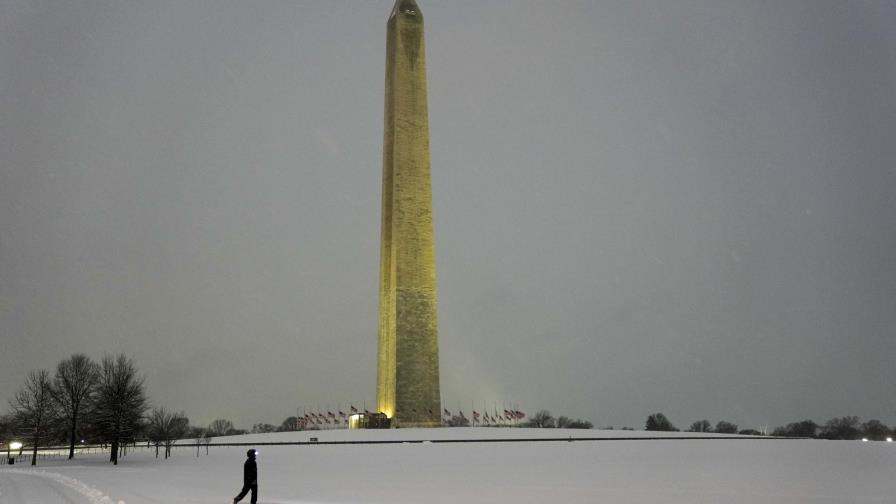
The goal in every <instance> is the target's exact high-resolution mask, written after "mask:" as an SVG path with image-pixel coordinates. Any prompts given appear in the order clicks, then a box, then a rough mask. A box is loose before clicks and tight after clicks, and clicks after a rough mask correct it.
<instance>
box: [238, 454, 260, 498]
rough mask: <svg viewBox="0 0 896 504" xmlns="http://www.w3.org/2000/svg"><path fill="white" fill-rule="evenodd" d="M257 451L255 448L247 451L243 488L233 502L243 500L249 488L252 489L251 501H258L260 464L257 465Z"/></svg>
mask: <svg viewBox="0 0 896 504" xmlns="http://www.w3.org/2000/svg"><path fill="white" fill-rule="evenodd" d="M255 453H256V451H255V450H254V449H252V450H249V451H247V452H246V457H247V458H246V463H245V464H243V489H242V490H240V493H239V495H237V496H236V497H234V498H233V504H236V503H237V502H239V501H241V500H243V497H245V496H246V494H247V493H249V490H252V499H251V500H250V501H249V502H251V503H252V504H255V503H256V502H257V501H258V466H256V465H255Z"/></svg>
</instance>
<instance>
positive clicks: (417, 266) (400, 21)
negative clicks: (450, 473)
mask: <svg viewBox="0 0 896 504" xmlns="http://www.w3.org/2000/svg"><path fill="white" fill-rule="evenodd" d="M387 26H388V31H387V39H386V111H385V131H384V135H383V214H382V234H381V256H380V293H379V295H380V321H379V353H378V361H377V364H378V365H377V383H376V403H377V410H379V411H381V412H383V413H385V414H386V415H387V416H389V417H390V418H392V425H393V427H435V426H438V425H441V414H442V413H441V411H442V410H441V400H440V397H439V344H438V324H437V316H436V269H435V251H434V246H433V237H432V190H431V188H430V176H429V120H428V112H427V106H426V60H425V57H424V56H425V54H424V53H425V48H424V43H423V15H422V14H421V12H420V8H419V7H417V3H416V2H415V1H414V0H396V2H395V7H394V8H393V9H392V14H391V15H390V16H389V22H388V25H387Z"/></svg>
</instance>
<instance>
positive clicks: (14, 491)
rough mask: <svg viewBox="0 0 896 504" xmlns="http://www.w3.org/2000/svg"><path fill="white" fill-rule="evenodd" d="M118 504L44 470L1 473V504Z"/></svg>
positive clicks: (94, 491) (98, 493)
mask: <svg viewBox="0 0 896 504" xmlns="http://www.w3.org/2000/svg"><path fill="white" fill-rule="evenodd" d="M22 503H35V504H37V503H40V504H57V503H58V504H116V503H115V501H113V500H112V499H110V498H109V497H108V496H106V495H104V494H103V492H101V491H99V490H97V489H95V488H92V487H90V486H89V485H87V484H85V483H83V482H81V481H78V480H76V479H74V478H71V477H68V476H65V475H62V474H59V473H55V472H49V471H44V470H41V469H4V470H2V471H0V504H22Z"/></svg>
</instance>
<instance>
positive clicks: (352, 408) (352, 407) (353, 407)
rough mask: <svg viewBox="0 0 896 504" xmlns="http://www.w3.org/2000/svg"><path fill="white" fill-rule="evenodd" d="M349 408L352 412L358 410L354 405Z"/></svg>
mask: <svg viewBox="0 0 896 504" xmlns="http://www.w3.org/2000/svg"><path fill="white" fill-rule="evenodd" d="M351 410H352V413H357V412H358V408H356V407H355V406H354V405H352V406H351Z"/></svg>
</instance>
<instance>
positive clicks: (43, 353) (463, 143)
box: [0, 0, 896, 428]
mask: <svg viewBox="0 0 896 504" xmlns="http://www.w3.org/2000/svg"><path fill="white" fill-rule="evenodd" d="M419 3H420V7H421V9H422V11H423V14H424V16H425V18H426V43H427V65H428V77H429V101H430V103H429V105H430V107H429V111H430V139H431V147H432V184H433V205H434V221H435V240H436V256H437V276H438V296H439V319H440V320H439V341H440V351H441V355H440V357H441V358H440V360H441V381H442V398H443V404H444V406H445V407H446V408H448V409H449V410H452V411H453V410H456V409H457V408H458V407H462V408H463V409H464V410H465V411H467V413H468V414H469V410H470V408H471V403H472V404H473V405H475V406H476V409H480V408H481V407H482V405H483V403H485V404H486V405H488V407H489V408H490V409H491V408H492V407H493V406H494V405H497V407H498V409H499V410H500V409H502V408H503V407H504V406H505V405H506V406H508V407H509V406H518V407H519V408H520V409H522V410H524V411H527V412H529V413H530V414H531V413H532V412H534V411H535V410H537V409H541V408H546V409H549V410H551V412H553V413H554V414H555V415H560V414H564V415H567V416H573V417H581V418H585V419H588V420H591V421H593V422H594V424H595V425H597V426H606V425H615V426H617V427H619V426H623V425H628V426H633V427H643V424H644V420H645V418H646V417H647V415H648V414H650V413H654V412H657V411H662V412H663V413H665V414H666V415H667V416H668V417H669V418H670V419H671V420H672V421H673V422H674V423H675V424H676V425H678V426H679V427H687V426H688V425H689V424H690V422H692V421H694V420H699V419H702V418H708V419H710V420H711V421H713V422H715V421H717V420H723V419H724V420H729V421H732V422H734V423H737V424H739V425H740V426H741V427H742V428H760V427H762V426H766V425H768V426H770V427H773V426H775V425H781V424H784V423H787V422H792V421H797V420H802V419H804V418H811V419H814V420H815V421H817V422H824V421H825V420H827V419H829V418H831V417H834V416H843V415H858V416H861V417H862V418H863V419H867V418H879V419H880V420H882V421H884V422H885V423H889V424H892V423H896V393H894V390H893V386H894V383H896V366H894V365H893V363H894V362H896V260H894V257H896V254H894V252H896V141H894V132H896V99H894V94H893V93H894V89H896V30H893V26H894V24H896V3H894V2H888V1H861V0H856V1H851V2H842V1H822V0H788V1H760V0H754V1H746V0H744V1H718V0H705V1H697V0H694V1H685V0H675V1H666V0H654V1H641V0H638V1H627V2H598V1H589V2H583V1H564V2H545V1H536V0H531V1H530V0H489V1H472V0H467V1H445V0H443V1H436V0H420V2H419ZM391 4H392V2H391V0H376V1H373V0H370V1H352V2H349V1H332V0H330V1H310V0H308V1H298V0H295V1H285V0H284V1H253V2H247V1H236V0H233V1H223V0H204V1H200V0H194V1H191V2H181V1H151V2H145V1H144V2H137V1H99V0H96V1H87V0H73V1H66V2H58V1H40V0H0V345H2V346H0V411H6V410H7V401H8V399H9V398H11V397H12V395H13V393H14V392H15V390H16V389H17V388H18V387H19V386H20V385H21V383H22V381H23V379H24V376H25V374H26V373H27V372H28V371H29V370H31V369H36V368H46V369H50V370H52V369H53V368H54V367H55V365H56V363H57V362H58V361H59V360H61V359H63V358H65V357H67V356H69V355H70V354H72V353H75V352H83V353H86V354H88V355H90V356H92V357H93V358H95V359H99V358H101V357H102V356H103V354H105V353H119V352H124V353H126V354H128V355H130V356H133V357H134V358H135V359H136V361H137V364H138V366H139V368H140V370H141V372H142V373H143V374H144V375H145V378H146V386H147V392H148V395H149V396H150V398H151V400H152V402H153V404H154V405H161V406H165V407H167V408H170V409H176V410H184V411H185V412H186V413H187V415H188V416H189V417H190V419H191V420H192V421H193V422H194V423H196V424H207V423H208V422H210V421H212V420H214V419H215V418H222V417H223V418H229V419H231V420H233V421H234V423H236V425H237V426H238V427H242V428H249V427H251V425H252V424H253V423H255V422H267V423H273V424H279V423H280V422H281V421H282V420H283V419H284V418H286V417H287V416H289V415H293V414H295V412H296V409H297V408H299V409H301V408H320V409H322V410H326V409H335V408H341V409H343V410H345V409H347V408H348V405H349V404H350V403H353V404H354V405H355V406H358V407H361V406H362V405H364V404H366V405H367V407H368V408H371V409H372V408H373V407H374V404H375V397H374V394H375V379H376V340H377V292H378V291H377V286H378V277H379V271H378V268H379V235H380V191H381V187H380V184H381V181H380V178H381V174H382V135H383V90H384V63H385V40H386V19H387V17H388V14H389V12H390V10H391V6H392V5H391Z"/></svg>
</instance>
